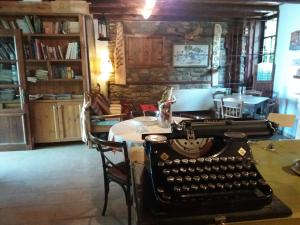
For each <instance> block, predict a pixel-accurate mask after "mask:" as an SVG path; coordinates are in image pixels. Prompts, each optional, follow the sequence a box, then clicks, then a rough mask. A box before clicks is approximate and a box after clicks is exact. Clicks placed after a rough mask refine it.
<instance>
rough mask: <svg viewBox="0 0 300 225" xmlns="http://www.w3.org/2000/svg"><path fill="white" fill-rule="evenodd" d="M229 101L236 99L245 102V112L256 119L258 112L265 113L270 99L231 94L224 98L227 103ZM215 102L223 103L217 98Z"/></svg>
mask: <svg viewBox="0 0 300 225" xmlns="http://www.w3.org/2000/svg"><path fill="white" fill-rule="evenodd" d="M226 99H227V100H229V99H236V100H240V101H243V103H244V109H243V111H244V112H246V113H247V114H250V115H251V117H253V118H255V114H256V112H259V111H260V112H263V111H264V109H265V108H266V106H267V103H268V100H269V98H268V97H263V96H254V95H241V94H231V95H226V96H223V101H226ZM214 101H221V97H217V98H215V99H214Z"/></svg>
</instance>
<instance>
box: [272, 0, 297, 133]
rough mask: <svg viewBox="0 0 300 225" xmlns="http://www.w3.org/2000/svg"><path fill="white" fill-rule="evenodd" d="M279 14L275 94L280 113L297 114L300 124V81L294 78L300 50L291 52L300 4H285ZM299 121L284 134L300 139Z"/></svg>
mask: <svg viewBox="0 0 300 225" xmlns="http://www.w3.org/2000/svg"><path fill="white" fill-rule="evenodd" d="M279 12H280V14H279V24H278V36H277V48H276V57H275V64H276V69H275V80H274V94H275V95H277V96H278V97H279V104H280V108H279V112H280V113H284V114H296V116H297V121H299V124H300V116H299V110H298V109H297V95H295V94H296V93H297V92H298V93H300V79H294V78H293V76H294V75H295V74H296V68H297V67H296V66H295V64H294V59H300V50H296V51H295V50H294V51H291V50H289V47H290V39H291V33H292V32H294V31H297V30H300V22H299V21H300V4H283V5H281V6H280V8H279ZM298 68H300V67H299V66H298ZM299 98H300V95H299ZM297 121H296V122H295V125H294V126H293V127H292V128H284V134H286V135H289V136H293V137H296V136H297V138H300V125H299V126H298V127H299V128H298V129H299V133H298V132H297V123H298V122H297ZM297 133H298V134H297Z"/></svg>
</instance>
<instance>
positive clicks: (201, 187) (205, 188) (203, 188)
mask: <svg viewBox="0 0 300 225" xmlns="http://www.w3.org/2000/svg"><path fill="white" fill-rule="evenodd" d="M199 188H200V189H202V190H203V191H206V190H207V186H206V185H204V184H200V185H199Z"/></svg>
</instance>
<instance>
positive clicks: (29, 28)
mask: <svg viewBox="0 0 300 225" xmlns="http://www.w3.org/2000/svg"><path fill="white" fill-rule="evenodd" d="M0 22H1V23H0V28H2V29H8V30H10V29H12V30H14V29H21V30H22V31H23V33H45V34H69V33H79V32H80V30H79V22H77V21H41V20H40V18H39V17H38V16H31V17H29V16H24V18H23V19H15V20H13V19H12V20H7V19H3V18H2V19H0Z"/></svg>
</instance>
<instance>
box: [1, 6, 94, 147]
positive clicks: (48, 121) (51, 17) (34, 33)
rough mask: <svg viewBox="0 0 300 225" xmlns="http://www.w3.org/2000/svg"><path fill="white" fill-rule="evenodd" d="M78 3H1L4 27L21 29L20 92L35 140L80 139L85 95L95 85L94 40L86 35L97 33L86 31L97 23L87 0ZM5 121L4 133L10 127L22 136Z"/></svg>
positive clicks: (3, 125)
mask: <svg viewBox="0 0 300 225" xmlns="http://www.w3.org/2000/svg"><path fill="white" fill-rule="evenodd" d="M78 4H79V5H80V7H77V3H76V4H75V5H76V6H75V5H74V3H72V2H58V1H57V2H56V1H53V2H40V3H31V4H28V3H25V2H17V3H16V2H14V3H7V5H5V4H4V3H1V2H0V29H1V28H2V29H4V30H10V31H13V30H16V31H17V30H18V31H19V33H20V36H19V39H17V42H18V44H17V46H19V48H20V50H21V51H22V56H23V60H22V61H21V62H20V65H19V67H18V68H22V73H20V77H21V78H22V81H23V84H22V85H23V86H22V90H21V89H20V92H19V93H20V94H19V96H23V97H24V96H28V97H27V98H29V102H30V103H29V104H30V107H29V111H28V109H27V112H28V115H29V114H30V117H28V118H30V120H29V119H28V120H27V122H28V123H30V124H29V125H30V126H28V127H31V130H32V131H31V133H32V138H31V137H29V139H30V140H31V139H32V140H33V143H47V142H61V141H74V140H80V139H81V132H80V122H79V121H80V119H79V114H80V107H81V105H82V102H83V98H84V96H85V95H84V93H88V92H89V89H90V84H89V59H88V51H89V49H88V46H89V45H88V41H92V40H93V39H91V38H88V36H87V35H91V36H93V35H94V33H93V32H88V31H87V27H93V20H92V19H91V16H90V15H88V3H83V2H81V3H78ZM20 30H21V31H20ZM0 55H1V52H0ZM0 64H1V63H0ZM0 85H1V84H0ZM14 87H15V86H14ZM23 87H24V88H23ZM0 89H1V86H0ZM16 89H17V86H16ZM23 93H24V95H22V94H23ZM23 97H22V98H21V97H20V99H21V100H20V101H23ZM27 103H28V102H27ZM1 106H2V107H5V106H6V104H2V105H1V104H0V108H1ZM19 113H20V112H19ZM6 116H7V115H6ZM6 120H7V119H6V118H5V119H3V120H2V119H1V118H0V131H1V130H2V129H3V130H4V129H6V127H8V126H11V127H13V129H14V130H15V133H16V135H17V134H18V133H19V132H17V128H16V126H15V124H12V125H10V124H7V121H6ZM4 121H5V122H4ZM20 121H21V119H20ZM24 121H25V119H24ZM18 129H19V128H18ZM29 133H30V131H29ZM18 135H19V134H18ZM26 138H27V137H26ZM0 140H1V141H2V139H1V138H0Z"/></svg>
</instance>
